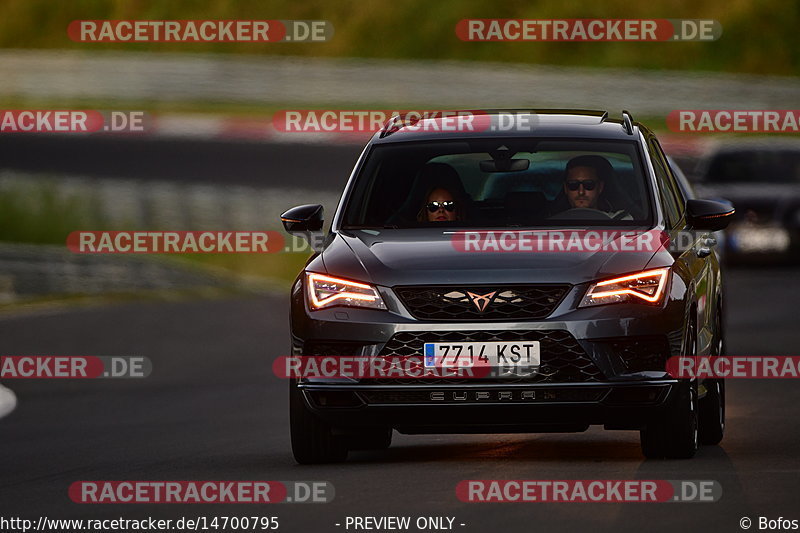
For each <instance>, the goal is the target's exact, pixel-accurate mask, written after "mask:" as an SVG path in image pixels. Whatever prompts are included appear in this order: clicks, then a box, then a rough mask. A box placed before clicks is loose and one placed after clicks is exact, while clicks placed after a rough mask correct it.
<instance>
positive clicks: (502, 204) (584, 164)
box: [342, 139, 652, 229]
mask: <svg viewBox="0 0 800 533" xmlns="http://www.w3.org/2000/svg"><path fill="white" fill-rule="evenodd" d="M649 191H650V188H649V181H648V180H647V179H646V178H645V173H644V172H643V171H642V165H641V161H640V159H639V155H638V150H637V145H636V143H635V142H629V141H602V142H600V141H585V140H566V139H557V140H551V139H546V140H542V139H491V140H470V141H457V142H453V141H446V142H425V143H419V142H407V143H396V144H387V145H377V146H374V147H373V148H372V150H371V152H370V153H369V156H368V158H367V161H366V163H365V164H364V166H363V167H362V170H361V172H360V173H359V176H358V178H357V180H356V182H355V185H354V187H353V190H352V192H351V193H350V195H349V198H348V200H347V204H346V207H345V212H344V217H343V219H342V220H343V228H344V229H364V228H413V227H431V226H443V227H549V226H565V225H569V226H576V225H580V226H618V225H619V226H642V225H649V224H650V223H651V212H652V209H651V199H650V198H651V195H650V192H649Z"/></svg>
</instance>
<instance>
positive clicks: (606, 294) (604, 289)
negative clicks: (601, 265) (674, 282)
mask: <svg viewBox="0 0 800 533" xmlns="http://www.w3.org/2000/svg"><path fill="white" fill-rule="evenodd" d="M667 279H669V269H668V268H658V269H655V270H645V271H644V272H637V273H636V274H630V275H627V276H622V277H619V278H614V279H608V280H605V281H599V282H597V283H594V284H593V285H592V286H591V287H589V290H588V291H586V295H585V296H584V297H583V300H581V303H580V305H579V306H578V307H589V306H592V305H603V304H614V303H622V302H640V303H650V304H658V303H661V300H662V299H663V298H664V293H665V292H666V287H667Z"/></svg>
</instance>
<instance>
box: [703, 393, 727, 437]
mask: <svg viewBox="0 0 800 533" xmlns="http://www.w3.org/2000/svg"><path fill="white" fill-rule="evenodd" d="M706 391H707V392H706V396H705V397H704V398H703V399H702V400H700V442H701V443H702V444H706V445H715V444H719V443H720V442H721V441H722V437H723V436H724V434H725V381H724V380H722V379H715V380H708V381H706Z"/></svg>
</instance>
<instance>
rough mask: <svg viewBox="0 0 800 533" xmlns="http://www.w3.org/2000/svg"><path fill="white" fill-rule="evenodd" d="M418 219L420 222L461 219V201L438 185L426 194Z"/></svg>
mask: <svg viewBox="0 0 800 533" xmlns="http://www.w3.org/2000/svg"><path fill="white" fill-rule="evenodd" d="M417 220H419V221H420V222H423V221H427V222H449V221H453V220H461V216H460V209H459V203H458V202H457V201H456V199H455V198H454V197H453V194H452V193H451V192H450V191H448V190H447V189H444V188H442V187H436V188H435V189H433V190H432V191H430V192H429V193H428V195H427V196H426V202H425V205H424V206H423V207H422V209H421V210H420V213H419V215H418V216H417Z"/></svg>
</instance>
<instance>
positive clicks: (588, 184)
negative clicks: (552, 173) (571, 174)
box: [567, 180, 597, 191]
mask: <svg viewBox="0 0 800 533" xmlns="http://www.w3.org/2000/svg"><path fill="white" fill-rule="evenodd" d="M581 185H583V188H584V189H586V190H587V191H593V190H594V188H595V187H596V186H597V182H596V181H595V180H583V181H579V180H570V181H568V182H567V189H569V190H571V191H577V190H578V189H580V187H581Z"/></svg>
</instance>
